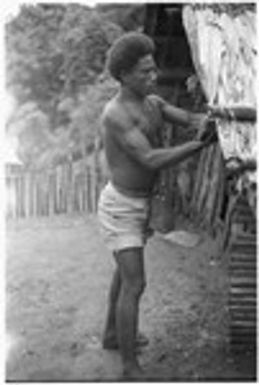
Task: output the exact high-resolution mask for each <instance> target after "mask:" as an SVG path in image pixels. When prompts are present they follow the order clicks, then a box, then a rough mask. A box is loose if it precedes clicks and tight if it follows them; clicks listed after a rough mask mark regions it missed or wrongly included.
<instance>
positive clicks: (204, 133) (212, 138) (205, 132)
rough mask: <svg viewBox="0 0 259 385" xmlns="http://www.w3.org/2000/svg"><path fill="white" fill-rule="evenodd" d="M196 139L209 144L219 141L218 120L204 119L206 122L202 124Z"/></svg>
mask: <svg viewBox="0 0 259 385" xmlns="http://www.w3.org/2000/svg"><path fill="white" fill-rule="evenodd" d="M196 139H197V140H200V141H201V142H203V143H206V144H208V145H209V144H212V143H215V142H217V141H218V134H217V128H216V122H215V120H214V119H209V118H207V119H206V120H205V121H204V124H203V125H201V127H200V129H199V131H198V134H197V136H196Z"/></svg>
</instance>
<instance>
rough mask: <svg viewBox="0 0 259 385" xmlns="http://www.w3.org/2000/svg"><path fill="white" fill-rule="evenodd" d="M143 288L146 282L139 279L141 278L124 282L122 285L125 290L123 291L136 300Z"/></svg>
mask: <svg viewBox="0 0 259 385" xmlns="http://www.w3.org/2000/svg"><path fill="white" fill-rule="evenodd" d="M145 287H146V282H145V280H144V279H141V278H137V279H134V280H130V281H128V280H125V282H123V283H122V288H123V289H125V291H126V292H127V293H128V294H130V295H132V296H134V297H136V298H139V297H140V296H141V295H142V293H143V291H144V290H145Z"/></svg>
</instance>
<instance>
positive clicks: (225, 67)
mask: <svg viewBox="0 0 259 385" xmlns="http://www.w3.org/2000/svg"><path fill="white" fill-rule="evenodd" d="M183 23H184V27H185V30H186V33H187V36H188V40H189V44H190V47H191V53H192V58H193V63H194V66H195V69H196V73H197V75H198V77H199V80H200V83H201V85H202V88H203V92H204V94H205V97H206V99H207V102H208V104H211V105H219V106H224V107H227V108H228V107H237V106H246V107H252V108H256V57H257V45H256V12H255V10H254V9H253V7H252V8H251V5H249V6H247V7H246V6H245V5H240V7H238V5H235V6H233V7H232V6H229V7H227V6H224V5H222V6H221V5H218V6H217V5H197V4H194V5H186V6H184V8H183ZM217 130H218V136H219V144H216V145H214V146H213V147H211V148H209V149H207V150H204V153H203V154H202V155H201V159H200V164H199V167H198V171H197V178H196V185H195V188H194V193H193V201H192V209H193V210H194V212H195V213H196V214H198V215H199V217H200V218H201V219H202V220H203V221H205V223H206V225H212V227H213V226H214V227H215V226H216V225H217V222H218V219H222V220H223V223H226V222H228V215H229V214H228V211H229V210H228V206H231V199H232V193H233V190H231V189H230V188H229V185H228V184H227V183H226V169H227V165H228V161H229V160H230V159H232V158H236V157H237V158H239V159H240V160H241V161H248V160H249V161H250V160H253V161H255V162H256V124H255V123H250V122H238V121H236V120H233V121H226V120H222V119H218V120H217ZM255 183H256V175H255V172H251V171H250V172H243V173H242V174H240V175H239V177H238V178H236V181H235V186H234V189H235V190H237V191H239V192H242V191H243V190H244V189H246V191H247V192H248V198H249V201H250V202H251V204H252V205H253V208H254V209H255V201H256V199H255V188H254V187H255ZM224 185H225V186H224ZM223 186H224V187H223ZM232 187H233V186H231V188H232ZM226 200H227V203H226ZM223 209H224V210H225V213H223V212H222V210H223Z"/></svg>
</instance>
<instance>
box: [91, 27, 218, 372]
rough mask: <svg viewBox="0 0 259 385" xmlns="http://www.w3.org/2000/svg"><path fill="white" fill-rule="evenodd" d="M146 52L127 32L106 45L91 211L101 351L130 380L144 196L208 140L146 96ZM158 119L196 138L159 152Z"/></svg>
mask: <svg viewBox="0 0 259 385" xmlns="http://www.w3.org/2000/svg"><path fill="white" fill-rule="evenodd" d="M153 53H154V45H153V42H152V40H151V39H150V38H149V37H148V36H146V35H144V34H140V33H136V32H131V33H128V34H125V35H123V37H122V38H120V39H118V40H117V41H116V42H115V43H114V45H113V46H112V48H111V50H110V52H109V55H108V61H107V64H108V69H109V71H110V73H111V75H112V76H113V77H114V78H115V79H116V80H118V81H119V82H120V89H119V91H118V93H117V95H116V96H115V97H114V98H113V99H112V100H111V101H110V102H109V103H108V104H107V105H106V107H105V109H104V112H103V115H102V122H103V141H104V147H105V153H106V158H107V163H108V166H109V171H110V181H109V183H108V184H107V185H106V186H105V188H104V189H103V191H102V193H101V196H100V200H99V205H98V214H99V220H100V224H101V229H102V231H103V234H104V237H105V241H106V244H107V245H108V247H110V249H111V250H112V252H113V255H114V258H115V261H116V271H115V273H114V276H113V280H112V284H111V290H110V296H109V309H108V315H107V321H106V327H105V332H104V338H103V347H104V348H105V349H115V348H119V350H120V353H121V357H122V363H123V372H124V376H125V377H126V378H128V379H136V380H137V379H139V378H143V377H142V376H141V372H142V371H141V368H140V366H139V363H138V360H137V355H136V346H137V345H138V344H139V345H140V344H141V343H145V342H146V341H145V340H144V339H143V337H142V338H140V337H139V334H138V310H139V301H140V297H141V294H142V293H143V290H144V287H145V273H144V260H143V249H144V245H145V242H146V238H147V232H148V217H149V202H150V194H151V192H152V188H153V186H154V182H155V179H156V176H157V173H158V171H159V170H161V169H162V168H165V167H169V166H174V165H176V164H177V163H178V162H180V161H182V160H184V159H186V158H187V157H189V156H191V155H193V154H194V153H196V152H198V151H200V150H201V149H202V148H204V147H205V146H208V145H209V144H210V143H211V142H212V141H213V139H212V137H211V136H210V133H208V132H207V131H208V130H207V131H206V128H205V126H206V125H205V121H206V117H205V116H204V115H201V114H191V113H189V112H187V111H184V110H182V109H180V108H176V107H174V106H172V105H169V104H167V103H166V102H165V101H164V100H163V99H161V98H160V97H158V96H156V95H154V94H152V92H153V91H154V86H155V83H156V77H157V71H156V65H155V62H154V59H153ZM164 120H167V121H170V122H177V123H180V124H182V125H183V126H189V125H192V126H195V127H197V131H198V129H199V132H200V134H199V135H198V136H197V137H198V138H201V137H202V138H203V141H201V140H199V139H195V140H193V141H189V142H188V143H185V144H183V145H180V146H176V147H172V148H159V140H158V138H159V134H158V133H159V131H161V129H162V128H163V121H164ZM201 132H202V134H201Z"/></svg>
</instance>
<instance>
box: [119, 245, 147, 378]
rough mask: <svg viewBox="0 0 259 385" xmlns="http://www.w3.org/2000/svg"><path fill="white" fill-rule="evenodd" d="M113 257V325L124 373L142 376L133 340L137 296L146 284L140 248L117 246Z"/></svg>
mask: <svg viewBox="0 0 259 385" xmlns="http://www.w3.org/2000/svg"><path fill="white" fill-rule="evenodd" d="M115 259H116V261H117V265H118V268H119V272H120V279H121V289H120V294H119V298H118V303H117V311H116V327H117V336H118V342H119V348H120V352H121V356H122V362H123V369H124V375H125V376H127V377H128V378H137V377H138V376H141V369H140V366H139V363H138V360H137V357H136V350H135V340H136V333H137V325H138V309H139V300H140V297H141V294H142V293H143V290H144V287H145V274H144V258H143V249H142V248H130V249H124V250H120V251H119V252H118V253H117V254H116V256H115Z"/></svg>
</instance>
